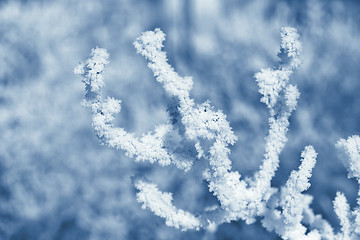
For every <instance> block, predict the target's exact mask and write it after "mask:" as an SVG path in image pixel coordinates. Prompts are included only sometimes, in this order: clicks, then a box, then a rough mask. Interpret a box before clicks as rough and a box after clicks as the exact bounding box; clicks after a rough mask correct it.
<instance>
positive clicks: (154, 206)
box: [135, 180, 201, 231]
mask: <svg viewBox="0 0 360 240" xmlns="http://www.w3.org/2000/svg"><path fill="white" fill-rule="evenodd" d="M135 187H136V188H137V189H138V190H139V192H138V193H137V194H136V197H137V201H138V202H140V203H142V208H149V209H150V210H151V211H152V212H153V213H154V214H155V215H156V216H159V217H162V218H164V219H165V221H166V222H165V223H166V225H167V226H169V227H175V228H178V229H179V228H180V229H181V230H182V231H186V230H188V229H195V230H199V229H200V227H201V223H200V220H199V219H198V218H196V217H195V216H194V215H192V214H191V213H189V212H187V211H184V210H182V209H177V208H176V207H175V206H174V205H173V204H172V199H173V198H172V194H171V193H168V192H161V191H159V189H158V188H157V187H156V185H155V184H152V183H147V182H144V181H142V180H138V181H137V182H136V183H135Z"/></svg>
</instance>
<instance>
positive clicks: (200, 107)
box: [74, 27, 360, 240]
mask: <svg viewBox="0 0 360 240" xmlns="http://www.w3.org/2000/svg"><path fill="white" fill-rule="evenodd" d="M281 38H282V42H281V49H280V52H279V54H278V56H279V58H280V62H279V66H278V67H277V68H276V69H275V68H268V69H262V70H260V71H259V72H258V73H256V74H255V75H254V77H255V79H256V81H257V83H258V86H259V92H260V93H261V94H262V95H263V97H262V98H261V101H262V102H263V103H265V104H266V105H267V107H268V109H269V113H270V117H269V120H268V122H269V128H270V129H269V133H268V135H267V137H266V139H265V140H266V143H265V155H264V159H263V162H262V165H261V166H260V168H259V171H258V172H256V173H254V175H253V177H252V178H250V179H247V180H242V179H241V175H240V174H239V172H237V171H232V163H231V161H230V159H229V155H230V149H229V145H232V144H234V143H235V142H236V140H237V137H236V136H235V134H234V132H233V131H232V129H231V127H230V124H229V122H228V121H227V120H226V115H225V114H224V113H222V111H221V110H214V108H213V106H211V103H210V101H206V102H204V103H202V104H196V103H195V101H194V100H193V99H192V98H191V97H190V91H191V88H192V85H193V81H192V79H191V78H190V77H180V76H179V75H178V74H177V73H176V72H175V70H174V69H173V68H172V67H171V66H170V65H169V64H168V62H167V57H166V53H165V52H163V51H162V47H163V41H164V40H165V34H164V33H163V32H162V31H161V30H160V29H158V28H157V29H155V30H154V31H147V32H144V33H142V34H141V36H140V37H138V38H137V39H136V41H135V42H134V46H135V48H136V50H137V52H138V53H139V54H141V55H143V56H144V57H145V58H146V59H147V60H148V61H149V64H148V66H149V68H150V69H151V70H152V71H153V73H154V76H155V77H156V80H157V81H158V82H159V83H161V84H162V85H163V87H164V89H165V91H166V92H167V93H168V94H169V95H170V96H171V97H173V99H175V100H174V101H176V103H175V104H174V106H173V108H172V109H171V111H173V112H171V111H170V110H169V113H170V115H171V114H174V116H176V120H179V121H173V123H172V124H170V122H171V121H169V122H168V123H166V124H162V125H159V126H157V127H156V128H155V130H154V132H149V133H146V134H143V136H142V137H141V138H136V137H135V136H134V135H133V134H131V133H128V132H126V131H125V130H124V129H122V128H118V127H115V126H113V124H112V121H113V120H114V114H116V113H119V112H120V110H121V105H120V104H121V101H120V100H116V99H114V98H109V97H108V98H107V99H106V100H103V99H102V97H101V95H100V90H101V88H102V87H103V85H104V81H103V77H102V72H103V71H104V68H105V65H106V64H107V63H108V57H109V55H108V53H107V52H106V50H105V49H101V48H96V49H93V50H92V52H91V58H90V59H88V60H87V62H86V63H85V64H80V65H79V66H78V67H76V68H75V69H74V72H75V74H77V75H81V76H82V77H83V82H84V83H85V92H86V94H85V100H84V105H86V106H89V107H90V108H91V109H92V113H93V127H94V129H95V131H96V132H97V135H98V136H99V137H100V138H101V139H102V140H103V141H104V143H105V144H107V145H109V146H111V147H115V148H120V149H123V150H125V152H126V154H127V155H128V156H130V157H134V158H135V160H137V161H148V162H150V163H154V162H158V163H159V164H160V165H162V166H166V165H169V164H175V165H176V166H177V167H179V168H181V169H184V170H185V171H187V170H189V169H190V168H191V167H192V162H193V159H198V161H208V163H209V164H208V169H206V170H205V171H204V172H203V176H204V178H205V179H206V180H207V181H208V187H209V191H210V192H212V193H213V194H214V195H215V196H216V197H217V198H218V200H219V203H220V207H219V208H214V209H205V210H204V212H203V213H201V214H199V215H197V216H194V215H193V214H191V213H190V212H187V211H185V210H182V209H177V208H176V207H175V206H174V205H173V204H172V194H171V193H163V192H161V191H160V190H159V189H158V188H157V187H156V185H155V184H152V183H147V182H144V181H143V180H135V187H136V188H137V189H138V190H139V192H138V193H137V201H139V202H140V203H142V206H143V207H144V208H148V209H150V210H151V211H152V212H154V214H155V215H157V216H160V217H162V218H164V219H165V221H166V225H168V226H172V227H175V228H180V229H181V230H188V229H196V230H198V229H199V228H208V229H209V228H211V229H213V228H216V226H217V225H219V224H221V223H223V222H230V221H232V220H236V221H237V220H240V219H241V220H244V221H246V222H247V223H249V224H250V223H253V222H254V221H255V220H256V218H258V219H261V223H262V225H263V227H264V228H266V229H267V230H268V231H275V232H276V233H277V234H278V235H279V236H280V237H281V238H283V239H291V240H298V239H304V240H305V239H306V240H307V239H308V240H317V239H327V240H332V239H357V237H358V234H359V233H360V224H359V223H360V210H359V207H358V208H356V209H355V210H354V211H353V212H350V210H349V206H348V204H347V203H346V198H345V196H344V195H342V194H338V195H337V197H336V199H335V201H334V207H335V212H336V213H337V215H338V216H339V218H340V222H341V225H342V233H338V234H336V235H335V234H334V233H333V229H332V227H331V226H330V224H329V223H328V222H327V221H326V220H324V219H323V218H322V217H321V216H320V215H316V214H315V213H314V212H313V210H312V209H311V208H310V204H311V202H312V197H311V196H309V195H306V194H303V192H304V191H306V190H307V189H308V188H309V187H310V183H309V179H310V177H311V174H312V169H313V168H314V166H315V163H316V156H317V153H316V152H315V150H314V148H313V147H312V146H307V147H305V149H304V151H303V152H302V154H301V157H302V159H301V165H300V167H299V169H298V170H297V171H293V172H292V173H291V174H290V177H289V179H288V181H287V183H286V185H285V186H283V187H281V188H280V189H275V188H273V187H272V186H271V180H272V178H273V177H274V175H275V172H276V170H277V169H278V166H279V156H280V153H281V152H282V150H283V148H284V146H285V144H286V142H287V138H286V133H287V130H288V127H289V118H290V116H291V113H292V111H294V110H295V109H296V106H297V100H298V98H299V97H300V93H299V91H298V89H297V87H296V86H294V85H291V84H290V83H289V81H290V76H291V74H292V73H293V71H294V70H296V69H297V68H298V67H299V66H300V64H301V60H300V53H301V43H300V41H299V35H298V34H297V32H296V29H294V28H290V27H286V28H282V30H281ZM174 116H172V117H174ZM175 122H176V123H175ZM176 124H179V125H180V124H182V126H181V127H182V128H183V130H184V131H183V132H182V133H181V134H182V136H179V134H180V131H179V129H177V128H176V127H178V126H177V125H176ZM178 137H180V138H182V140H184V139H185V138H186V139H185V140H186V141H188V142H190V143H192V144H194V150H195V151H194V152H191V153H190V154H189V156H187V157H185V158H180V159H177V157H175V156H177V155H176V153H175V152H171V151H172V150H171V149H173V148H171V142H170V143H169V142H167V141H170V140H171V139H172V138H173V139H176V138H178ZM169 139H170V140H169ZM179 142H181V141H179ZM179 142H177V143H179ZM359 146H360V137H359V136H353V137H350V138H349V139H348V140H343V139H342V140H340V141H339V143H338V147H341V148H344V149H345V151H346V152H347V153H348V155H349V156H350V160H349V164H348V165H349V176H351V177H356V178H357V179H358V181H360V153H359V149H360V147H359ZM203 166H204V165H203ZM194 172H196V169H195V171H194ZM359 196H360V193H359ZM358 203H360V198H359V199H358ZM305 226H307V227H305ZM349 237H350V238H349Z"/></svg>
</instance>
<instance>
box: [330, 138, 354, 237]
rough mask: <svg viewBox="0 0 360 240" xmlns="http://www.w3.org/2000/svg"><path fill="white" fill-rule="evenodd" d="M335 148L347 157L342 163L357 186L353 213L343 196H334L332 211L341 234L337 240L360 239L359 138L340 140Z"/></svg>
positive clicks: (340, 194) (339, 194) (338, 194)
mask: <svg viewBox="0 0 360 240" xmlns="http://www.w3.org/2000/svg"><path fill="white" fill-rule="evenodd" d="M336 146H337V147H338V148H339V149H340V150H342V151H343V152H345V153H346V154H347V155H348V158H347V161H344V163H345V165H346V166H347V168H348V172H349V174H348V177H349V178H356V179H357V181H358V185H359V192H358V198H357V207H356V208H355V209H354V210H353V211H350V206H349V204H348V203H347V200H346V197H345V195H344V194H343V193H340V192H338V193H337V194H336V198H335V200H334V210H335V213H336V215H337V216H338V218H339V220H340V225H341V233H339V234H338V235H337V239H344V240H347V239H360V136H358V135H354V136H351V137H349V138H348V139H346V140H345V139H340V140H339V141H338V142H337V144H336Z"/></svg>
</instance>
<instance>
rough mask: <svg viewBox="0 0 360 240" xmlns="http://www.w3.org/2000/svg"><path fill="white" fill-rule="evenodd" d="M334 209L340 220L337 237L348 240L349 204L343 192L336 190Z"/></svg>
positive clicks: (349, 227)
mask: <svg viewBox="0 0 360 240" xmlns="http://www.w3.org/2000/svg"><path fill="white" fill-rule="evenodd" d="M334 210H335V213H336V215H337V216H338V218H339V220H340V225H341V231H342V233H339V234H338V236H337V238H338V239H344V240H348V239H349V240H350V239H351V238H350V233H351V225H350V219H349V218H350V206H349V204H348V203H347V201H346V197H345V196H344V194H342V193H340V192H337V193H336V197H335V200H334Z"/></svg>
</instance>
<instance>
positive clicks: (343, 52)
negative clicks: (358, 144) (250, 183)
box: [0, 0, 360, 240]
mask: <svg viewBox="0 0 360 240" xmlns="http://www.w3.org/2000/svg"><path fill="white" fill-rule="evenodd" d="M359 10H360V1H355V0H353V1H350V0H344V1H334V0H330V1H325V0H303V1H286V0H277V1H269V0H252V1H243V0H237V1H235V0H228V1H220V0H192V1H190V0H162V1H161V0H152V1H145V0H137V1H131V0H108V1H101V0H88V1H76V0H61V1H60V0H58V1H40V0H39V1H35V0H34V1H27V0H24V1H19V0H11V1H10V0H9V1H0V239H13V240H20V239H21V240H22V239H26V240H28V239H34V240H35V239H36V240H38V239H39V240H48V239H56V240H62V239H66V240H68V239H74V240H75V239H76V240H78V239H101V240H103V239H141V240H142V239H278V237H277V236H276V235H275V234H274V233H269V232H267V231H266V230H264V229H263V228H262V227H261V224H260V223H259V222H256V223H255V224H252V225H246V224H245V223H244V222H242V221H238V222H232V223H228V224H222V225H220V226H219V227H218V228H217V230H216V231H215V232H206V231H204V230H201V231H188V232H181V231H179V230H176V229H173V228H169V227H166V226H165V222H164V220H163V219H161V218H159V217H156V216H154V215H153V214H152V213H151V212H150V211H149V210H143V209H141V206H140V204H139V203H137V202H136V200H135V199H136V196H135V194H136V191H135V189H134V187H133V185H132V183H131V177H132V176H134V175H136V174H140V175H144V176H145V177H146V178H147V179H150V180H151V181H153V182H155V183H157V184H158V185H159V188H160V189H161V190H163V191H171V192H173V196H174V203H175V205H176V206H178V207H182V208H184V209H186V210H189V211H191V212H193V213H197V212H201V211H202V210H203V209H204V208H205V207H208V206H212V205H216V204H217V200H216V198H215V197H214V196H212V194H211V193H209V192H208V188H207V185H206V182H200V183H199V182H196V181H195V179H194V178H192V177H191V176H190V175H188V174H184V172H182V171H180V170H178V169H176V168H174V167H172V166H170V167H165V168H160V167H159V166H158V165H150V164H148V163H135V162H134V161H133V160H132V159H129V158H127V157H125V155H124V153H123V152H122V151H117V150H114V149H110V148H109V147H107V146H102V145H100V144H99V140H98V139H97V137H96V135H95V133H94V132H93V130H92V127H91V115H90V111H89V109H86V108H83V107H82V106H81V104H80V102H81V100H82V98H83V96H84V86H83V84H82V83H81V80H80V78H79V77H76V76H74V74H73V68H74V66H75V65H76V64H77V63H78V62H79V61H84V60H86V59H87V58H88V56H89V53H90V51H91V49H92V48H94V47H96V46H99V47H103V48H106V49H107V50H108V51H109V53H110V64H109V65H108V66H107V68H106V71H105V74H104V77H105V82H106V87H105V89H104V95H108V96H112V97H115V98H118V99H121V100H122V111H121V113H120V114H119V115H118V116H117V120H116V122H117V124H118V125H119V126H122V127H124V128H125V129H126V130H128V131H131V132H134V133H135V134H136V135H137V136H140V135H141V134H142V133H145V132H147V131H150V130H152V129H153V128H154V125H156V124H160V123H163V122H165V121H166V119H167V112H166V108H167V103H166V99H167V98H166V96H165V94H164V91H163V90H162V88H161V86H160V85H159V84H158V83H157V82H156V81H155V80H154V78H153V77H152V73H151V71H150V70H149V69H148V68H147V62H146V61H145V59H143V57H141V56H139V55H137V54H136V51H135V49H134V47H133V46H132V42H133V41H134V40H135V38H136V37H138V36H139V35H140V33H141V32H143V31H147V30H153V29H154V28H157V27H159V28H161V29H162V30H163V31H164V32H165V33H166V34H167V40H166V42H165V50H166V51H167V53H168V58H169V62H170V63H171V64H172V65H173V66H174V68H175V69H176V71H177V72H178V73H179V74H180V75H181V76H193V79H194V88H193V91H192V97H193V98H194V99H195V100H196V101H197V102H198V103H201V102H203V101H205V100H207V99H209V100H210V101H211V102H212V104H213V105H214V106H215V108H217V109H222V110H223V112H224V113H225V114H226V115H227V116H228V120H229V121H230V123H231V126H232V128H233V129H234V131H235V133H236V135H237V136H238V137H239V140H238V142H237V144H236V145H235V146H233V147H232V155H231V159H232V162H233V169H234V170H238V171H239V172H240V173H241V174H242V175H243V176H251V175H252V174H253V173H254V172H255V171H256V170H257V169H258V167H259V165H260V163H261V161H262V157H263V154H264V147H263V146H264V142H265V141H264V137H265V136H266V134H267V131H268V123H267V119H268V111H267V109H266V106H265V104H262V103H260V97H261V96H260V94H259V93H258V89H257V84H256V82H255V80H254V78H253V75H254V73H256V72H257V71H259V70H260V69H261V68H267V67H276V65H277V60H278V59H277V56H276V54H277V52H278V51H279V45H280V40H281V39H280V28H281V27H284V26H291V27H295V28H297V29H298V32H299V34H300V35H301V41H302V43H303V54H302V59H303V65H302V66H301V68H300V70H299V71H297V72H296V73H295V74H294V75H293V76H292V82H293V83H294V84H297V86H298V88H299V91H300V92H301V97H300V100H299V103H298V107H297V110H296V111H295V113H294V114H293V115H292V117H291V119H290V121H291V126H290V129H289V132H288V143H287V145H286V147H285V150H284V151H283V153H282V154H281V159H280V168H279V170H278V171H277V175H276V177H275V178H274V179H273V181H272V184H273V186H275V187H279V186H282V185H284V184H285V182H286V180H287V178H288V176H289V174H290V172H291V170H293V169H296V168H297V167H298V165H299V163H300V161H299V160H300V153H301V151H302V150H303V148H304V147H305V146H306V145H309V144H311V145H313V146H314V147H315V149H316V150H317V152H318V161H317V165H316V167H315V169H314V171H313V176H312V178H311V181H310V182H311V188H310V189H309V191H308V193H309V194H311V195H313V196H314V201H313V204H312V207H313V209H314V211H315V212H316V213H318V214H322V215H323V217H324V218H325V219H327V220H328V221H329V222H330V223H331V224H332V226H333V227H334V228H335V229H336V230H338V229H339V224H338V220H337V217H336V215H335V214H334V211H333V209H332V201H333V199H334V197H335V194H336V191H342V192H344V193H345V195H346V196H347V198H348V201H349V202H350V205H351V206H352V207H355V206H356V195H357V189H358V186H357V184H356V182H355V180H354V179H348V178H347V171H346V169H345V167H344V165H343V163H342V159H341V158H339V157H338V153H337V151H336V149H335V146H334V145H335V143H336V142H337V141H338V140H339V139H340V138H345V137H347V136H350V135H353V134H359V133H360V124H359V119H360V107H359V105H360V94H359V92H360V68H359V66H360V65H359V63H360V15H359V14H358V13H359Z"/></svg>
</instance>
